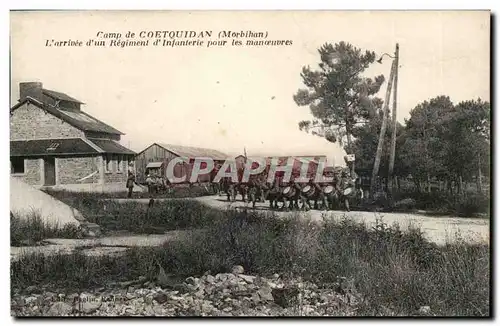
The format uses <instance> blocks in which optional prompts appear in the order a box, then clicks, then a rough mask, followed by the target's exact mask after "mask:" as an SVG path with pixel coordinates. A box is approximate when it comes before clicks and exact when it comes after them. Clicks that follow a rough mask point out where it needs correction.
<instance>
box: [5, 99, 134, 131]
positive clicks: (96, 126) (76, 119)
mask: <svg viewBox="0 0 500 326" xmlns="http://www.w3.org/2000/svg"><path fill="white" fill-rule="evenodd" d="M26 102H29V103H32V104H34V105H36V106H38V107H39V108H41V109H43V110H45V111H47V112H49V113H50V114H52V115H54V116H55V117H57V118H59V119H61V120H63V121H65V122H67V123H69V124H70V125H72V126H73V127H75V128H78V129H80V130H83V131H94V132H104V133H108V134H114V135H124V133H122V132H121V131H119V130H117V129H115V128H113V127H111V126H110V125H107V124H106V123H104V122H102V121H100V120H98V119H96V118H94V117H93V116H91V115H90V114H88V113H85V112H83V111H81V110H78V111H74V110H66V109H64V110H60V109H58V108H55V107H52V106H49V105H46V104H44V103H42V102H40V101H38V100H36V99H33V98H31V97H26V98H25V99H24V100H22V101H20V102H19V103H17V104H16V105H14V106H13V107H12V108H11V109H10V112H11V113H12V112H13V111H14V110H16V109H17V108H19V107H21V106H22V105H23V104H25V103H26Z"/></svg>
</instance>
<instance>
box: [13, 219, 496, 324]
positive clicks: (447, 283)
mask: <svg viewBox="0 0 500 326" xmlns="http://www.w3.org/2000/svg"><path fill="white" fill-rule="evenodd" d="M180 213H181V212H180ZM221 214H222V215H223V216H222V218H220V219H217V220H215V221H214V222H213V223H212V225H211V226H210V227H209V228H208V231H207V232H204V233H195V232H193V234H192V235H191V236H188V237H187V238H186V240H184V241H182V242H181V241H179V242H170V243H169V244H168V246H167V245H165V246H163V247H160V248H137V249H133V250H129V251H127V252H126V253H125V257H124V258H123V259H116V258H109V257H85V256H82V255H81V254H78V253H77V254H73V255H69V256H53V257H43V256H39V255H35V256H29V257H25V258H22V259H21V260H19V261H17V262H13V263H12V265H11V284H12V287H13V288H17V289H23V288H25V287H26V286H27V285H33V284H58V285H60V286H62V287H65V288H68V287H73V288H85V289H87V290H88V288H90V287H94V286H95V287H98V286H103V285H105V284H106V283H107V282H109V281H110V280H112V281H114V282H116V281H120V280H130V279H134V278H137V277H139V276H149V277H154V276H155V275H156V273H157V269H156V262H160V264H161V265H162V266H163V267H164V268H165V270H166V271H167V273H173V274H176V275H194V276H197V275H198V276H199V275H201V274H203V273H204V272H206V271H210V272H211V273H212V274H215V273H218V272H227V271H228V270H230V268H231V267H232V266H233V265H235V264H238V265H243V266H244V268H245V270H246V271H247V273H251V274H259V275H271V274H273V273H279V274H281V275H286V276H302V277H304V278H305V279H308V280H311V281H314V282H316V283H318V284H330V283H332V282H334V281H335V280H336V279H337V277H338V276H345V277H349V278H352V279H353V280H354V283H355V286H356V288H357V289H358V291H359V292H361V293H362V294H363V295H364V300H363V304H362V305H361V307H360V308H359V310H358V311H357V314H358V315H370V316H373V315H383V314H385V313H386V311H387V309H389V310H391V311H393V312H394V313H396V314H402V315H411V314H413V313H414V312H415V311H416V310H417V309H418V308H419V307H420V306H424V305H427V306H430V307H431V309H432V312H433V313H435V314H438V315H444V316H488V315H489V314H490V310H489V295H490V282H489V271H490V266H489V255H490V248H489V246H486V245H485V246H482V245H469V244H466V243H456V244H449V245H447V246H444V247H438V246H437V245H435V244H433V243H429V242H428V241H427V240H425V239H424V238H423V236H422V234H421V233H420V231H419V230H418V229H412V230H410V232H404V233H403V232H401V231H400V230H399V229H398V228H397V227H388V226H387V225H385V224H384V223H383V222H381V221H379V223H377V226H376V227H374V228H366V226H365V225H362V224H358V223H355V222H353V221H350V220H347V219H342V220H341V221H340V222H338V221H337V222H327V223H326V224H325V225H323V226H318V225H315V224H311V223H307V222H300V221H299V220H298V219H295V218H291V219H278V218H276V217H275V216H273V215H272V213H269V214H261V213H258V212H253V211H248V212H237V211H225V212H221ZM186 215H187V213H186V212H185V213H183V216H186Z"/></svg>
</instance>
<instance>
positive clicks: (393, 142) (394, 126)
mask: <svg viewBox="0 0 500 326" xmlns="http://www.w3.org/2000/svg"><path fill="white" fill-rule="evenodd" d="M394 64H395V67H394V68H395V70H394V94H393V95H392V137H391V152H390V157H389V171H388V174H387V189H388V190H389V196H390V198H391V200H392V194H393V190H394V180H393V173H394V160H395V156H396V132H397V130H396V129H397V126H398V123H397V120H396V119H397V102H398V68H399V44H398V43H396V52H395V58H394Z"/></svg>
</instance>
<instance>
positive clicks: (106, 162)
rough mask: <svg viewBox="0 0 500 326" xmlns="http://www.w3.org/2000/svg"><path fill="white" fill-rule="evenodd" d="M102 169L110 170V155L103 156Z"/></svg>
mask: <svg viewBox="0 0 500 326" xmlns="http://www.w3.org/2000/svg"><path fill="white" fill-rule="evenodd" d="M104 170H105V171H106V172H111V155H105V156H104Z"/></svg>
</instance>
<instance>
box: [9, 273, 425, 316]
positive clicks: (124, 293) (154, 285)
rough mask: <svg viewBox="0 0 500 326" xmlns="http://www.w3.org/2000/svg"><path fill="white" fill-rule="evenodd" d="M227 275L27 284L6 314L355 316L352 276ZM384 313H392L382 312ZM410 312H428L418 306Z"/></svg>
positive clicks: (359, 297) (357, 298) (359, 298)
mask: <svg viewBox="0 0 500 326" xmlns="http://www.w3.org/2000/svg"><path fill="white" fill-rule="evenodd" d="M242 272H243V268H242V267H241V266H235V267H234V268H233V271H232V273H223V274H216V275H210V274H206V275H204V276H202V277H200V278H196V277H188V278H187V279H185V280H184V282H182V283H177V284H174V283H171V282H169V280H168V276H166V275H162V272H160V275H159V277H158V279H157V280H155V281H146V279H145V278H143V279H139V280H136V281H131V282H122V283H118V284H114V285H110V287H107V288H100V289H96V290H95V291H92V292H82V293H65V292H64V291H62V292H61V291H54V290H52V291H49V289H47V288H43V287H42V288H38V287H35V286H30V287H28V288H27V289H25V290H24V291H22V292H14V294H13V296H12V299H11V314H12V315H13V316H16V317H22V316H227V317H229V316H354V315H358V313H357V309H358V307H359V305H360V304H361V303H362V300H363V298H362V295H361V294H360V293H358V292H357V290H356V289H355V287H354V285H353V282H352V280H349V279H347V278H339V279H338V282H336V283H334V284H331V285H330V286H328V287H318V286H317V285H315V284H313V283H310V282H303V281H302V280H301V279H291V278H289V279H283V278H282V277H280V276H279V275H277V274H275V275H274V276H273V277H271V278H264V277H259V276H251V275H245V274H242ZM383 315H384V316H391V315H394V313H393V312H392V311H391V310H390V309H385V311H383ZM415 315H430V307H426V306H424V307H420V310H419V311H416V312H415Z"/></svg>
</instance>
